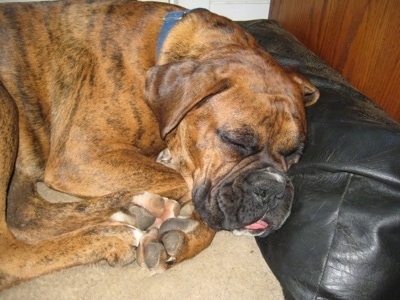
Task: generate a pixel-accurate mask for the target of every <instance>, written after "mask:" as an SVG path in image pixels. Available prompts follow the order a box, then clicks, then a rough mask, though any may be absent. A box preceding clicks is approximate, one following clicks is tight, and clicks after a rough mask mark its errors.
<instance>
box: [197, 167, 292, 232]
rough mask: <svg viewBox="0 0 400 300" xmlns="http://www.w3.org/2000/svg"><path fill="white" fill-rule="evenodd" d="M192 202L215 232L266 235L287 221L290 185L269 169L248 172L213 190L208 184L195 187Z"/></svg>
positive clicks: (281, 176)
mask: <svg viewBox="0 0 400 300" xmlns="http://www.w3.org/2000/svg"><path fill="white" fill-rule="evenodd" d="M193 202H194V205H195V208H196V210H197V212H198V213H199V214H200V217H201V218H202V219H203V220H204V221H205V222H206V223H207V224H208V225H209V226H210V227H212V228H214V229H216V230H230V231H233V232H234V233H235V234H239V235H243V234H245V235H253V236H266V235H268V234H269V233H271V232H272V231H275V230H277V229H279V228H280V227H281V226H282V225H283V223H284V222H285V221H286V219H287V218H288V216H289V214H290V210H291V207H292V202H293V185H292V183H291V181H290V180H289V178H287V177H286V175H284V174H283V173H280V172H277V171H275V170H274V169H272V168H265V169H259V170H250V171H247V172H245V173H244V174H240V175H238V176H236V177H235V178H226V179H223V180H222V181H221V182H219V184H218V185H217V186H215V187H212V186H211V184H210V182H205V183H203V184H202V185H199V186H197V187H196V188H195V189H194V192H193Z"/></svg>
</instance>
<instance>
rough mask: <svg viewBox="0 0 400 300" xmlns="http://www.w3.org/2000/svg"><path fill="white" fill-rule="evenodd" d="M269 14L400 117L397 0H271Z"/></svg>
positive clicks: (354, 84)
mask: <svg viewBox="0 0 400 300" xmlns="http://www.w3.org/2000/svg"><path fill="white" fill-rule="evenodd" d="M269 18H270V19H274V20H277V21H278V22H279V23H281V24H282V26H283V27H284V28H285V29H286V30H288V31H289V32H291V33H292V34H293V35H294V36H295V37H296V38H298V39H299V40H300V41H301V42H302V43H303V44H305V45H306V46H307V47H308V48H309V49H310V50H312V51H313V52H315V53H316V54H317V55H318V56H319V57H321V58H322V59H323V60H325V61H326V62H327V63H328V64H329V65H330V66H332V67H333V68H334V69H335V70H337V71H338V72H340V73H341V74H342V75H343V76H344V77H345V78H347V79H348V80H349V82H350V83H351V84H352V85H353V86H355V87H356V88H357V89H359V90H360V91H362V92H363V93H364V94H365V95H367V96H368V97H370V98H371V99H372V100H374V101H375V102H376V103H378V104H379V105H380V106H381V107H382V108H383V109H385V110H386V111H387V112H388V113H389V114H390V115H391V116H392V117H393V118H395V119H396V120H397V121H400V44H399V40H400V2H399V1H398V0H348V1H337V0H301V1H299V0H272V1H271V8H270V13H269Z"/></svg>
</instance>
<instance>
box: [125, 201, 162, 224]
mask: <svg viewBox="0 0 400 300" xmlns="http://www.w3.org/2000/svg"><path fill="white" fill-rule="evenodd" d="M128 210H129V213H131V214H132V215H133V216H135V219H136V227H138V228H139V229H141V230H145V229H147V228H149V227H150V226H151V225H152V224H153V223H154V221H155V220H156V217H155V216H153V215H152V214H151V213H150V212H149V211H147V210H146V209H145V208H143V207H140V206H136V205H132V206H131V207H130V208H129V209H128Z"/></svg>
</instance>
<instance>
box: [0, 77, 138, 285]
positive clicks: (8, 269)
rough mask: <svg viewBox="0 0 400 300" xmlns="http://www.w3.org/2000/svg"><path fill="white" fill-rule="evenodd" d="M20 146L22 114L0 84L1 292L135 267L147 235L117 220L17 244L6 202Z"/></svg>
mask: <svg viewBox="0 0 400 300" xmlns="http://www.w3.org/2000/svg"><path fill="white" fill-rule="evenodd" d="M17 141H18V115H17V108H16V107H15V105H14V102H13V101H12V99H11V97H10V95H9V94H8V93H7V91H6V89H5V88H4V86H3V85H2V83H1V82H0V153H1V155H0V170H1V176H0V290H1V289H4V288H7V287H10V286H12V285H14V284H16V283H18V282H21V281H24V280H27V279H30V278H34V277H37V276H39V275H42V274H46V273H50V272H52V271H56V270H60V269H62V268H66V267H71V266H75V265H79V264H87V263H92V262H97V261H100V260H103V259H105V260H107V261H108V262H109V263H111V264H117V265H122V264H126V263H129V262H132V261H133V260H134V258H135V254H134V252H133V251H132V247H135V246H137V245H138V241H139V239H140V238H141V235H142V233H141V231H140V230H138V229H136V228H132V226H130V225H128V224H121V223H120V222H115V221H112V220H111V221H104V222H103V223H100V224H94V225H88V226H86V227H85V226H83V227H82V228H81V229H79V230H76V231H73V232H69V233H65V234H63V235H61V236H59V237H56V238H50V239H46V240H39V241H35V242H30V243H28V242H26V241H19V240H17V239H16V238H15V236H14V234H13V233H12V232H11V231H10V229H9V228H8V225H7V222H6V200H7V191H8V187H9V183H10V180H11V175H12V172H13V167H14V163H15V159H16V155H17V147H18V145H17V143H18V142H17ZM83 225H84V224H83Z"/></svg>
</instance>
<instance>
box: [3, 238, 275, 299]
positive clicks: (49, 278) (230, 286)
mask: <svg viewBox="0 0 400 300" xmlns="http://www.w3.org/2000/svg"><path fill="white" fill-rule="evenodd" d="M0 299H12V300H14V299H52V300H53V299H57V300H59V299H60V300H61V299H133V300H141V299H145V300H151V299H157V300H163V299H174V300H175V299H176V300H179V299H202V300H203V299H221V300H223V299H229V300H235V299H249V300H250V299H264V300H280V299H283V296H282V292H281V288H280V285H279V283H278V282H277V280H276V278H275V277H274V276H273V274H272V273H271V271H270V269H269V268H268V266H267V264H266V263H265V261H264V260H263V258H262V256H261V253H260V251H259V249H258V247H257V245H256V242H255V240H254V238H252V237H246V236H243V237H236V236H233V235H232V234H231V233H230V232H219V233H218V234H217V236H216V238H215V239H214V241H213V243H212V244H211V246H210V247H208V248H207V249H206V250H205V251H203V252H202V253H200V254H199V255H198V256H196V257H195V258H193V259H191V260H188V261H185V262H183V263H181V264H179V265H177V266H175V267H174V268H172V269H170V270H168V271H166V272H164V273H162V274H160V275H155V276H150V275H149V273H148V272H147V271H146V270H143V269H141V268H139V267H138V266H136V265H135V264H132V265H129V266H127V267H124V268H112V267H109V266H108V264H107V263H99V264H96V265H89V266H80V267H74V268H71V269H67V270H63V271H60V272H57V273H53V274H49V275H46V276H42V277H40V278H37V279H34V280H31V281H28V282H25V283H22V284H20V285H18V286H16V287H13V288H11V289H8V290H5V291H3V292H0Z"/></svg>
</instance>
